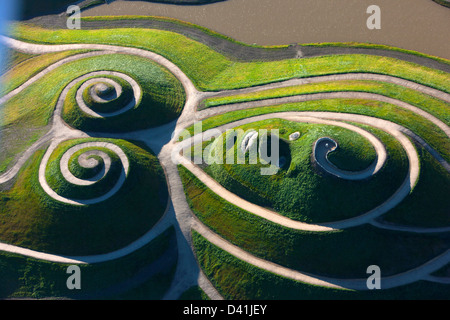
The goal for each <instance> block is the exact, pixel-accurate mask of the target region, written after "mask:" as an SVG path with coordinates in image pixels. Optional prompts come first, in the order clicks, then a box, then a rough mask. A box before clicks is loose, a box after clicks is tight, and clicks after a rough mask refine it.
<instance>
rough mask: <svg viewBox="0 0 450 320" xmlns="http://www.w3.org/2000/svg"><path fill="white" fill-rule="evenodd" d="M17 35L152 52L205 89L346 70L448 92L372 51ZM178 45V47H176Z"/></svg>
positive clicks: (18, 30)
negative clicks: (229, 50) (282, 53)
mask: <svg viewBox="0 0 450 320" xmlns="http://www.w3.org/2000/svg"><path fill="white" fill-rule="evenodd" d="M11 35H12V36H13V37H15V38H18V39H21V40H24V41H31V42H37V43H48V44H52V43H103V44H109V45H119V46H121V45H122V46H130V47H137V48H142V49H147V50H151V51H153V52H155V53H158V54H161V55H163V56H164V57H166V58H168V59H169V60H171V61H172V62H173V63H175V64H176V65H178V66H179V67H180V68H181V69H182V70H183V71H184V72H185V73H186V74H187V75H188V76H189V78H191V79H192V80H193V81H194V83H195V84H196V86H197V87H198V88H199V89H202V90H220V89H233V88H242V87H250V86H255V85H258V84H265V83H271V82H276V81H282V80H287V79H291V78H294V77H307V76H313V75H325V74H335V73H347V72H369V73H379V74H390V75H393V76H397V77H400V78H405V79H410V80H412V81H415V82H418V83H422V84H424V85H428V86H431V87H435V88H437V89H440V90H444V91H449V86H448V84H446V81H445V79H446V76H447V75H446V73H445V72H443V71H437V70H433V69H431V68H427V67H423V66H420V65H417V64H414V63H410V62H405V61H401V60H397V59H393V58H388V57H380V56H371V55H358V54H355V55H336V56H333V55H332V56H323V57H314V58H307V59H290V60H283V61H270V62H262V61H257V62H236V61H233V60H230V59H228V58H226V57H225V56H223V55H222V54H220V53H218V52H216V51H214V50H212V49H210V48H209V47H208V46H207V45H204V44H202V43H199V42H196V41H194V40H192V39H189V38H187V37H185V36H182V35H180V34H176V33H173V32H169V31H162V30H152V29H136V28H121V29H119V30H117V29H111V30H76V31H74V30H63V29H60V30H49V29H43V28H39V27H32V26H28V25H25V24H16V25H15V27H14V28H13V29H12V31H11ZM174 43H176V44H177V45H175V46H174V45H173V44H174Z"/></svg>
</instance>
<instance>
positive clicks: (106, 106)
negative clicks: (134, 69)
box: [83, 77, 133, 113]
mask: <svg viewBox="0 0 450 320" xmlns="http://www.w3.org/2000/svg"><path fill="white" fill-rule="evenodd" d="M111 79H113V80H114V81H116V82H117V83H118V84H119V85H120V87H121V89H122V92H121V94H120V95H117V92H116V90H115V88H114V86H113V85H111V84H110V83H104V82H101V81H99V82H96V83H93V84H91V85H89V86H88V87H87V88H86V89H85V90H83V100H84V102H85V103H86V105H87V106H88V107H89V108H90V109H92V110H93V111H95V112H97V113H112V112H116V111H119V110H120V109H122V108H124V107H125V106H126V105H127V104H129V103H130V102H132V99H133V88H132V87H131V86H130V84H129V83H128V82H126V81H123V80H122V79H120V78H114V77H111ZM93 94H95V95H96V96H98V97H100V98H102V99H104V100H105V101H104V102H99V101H97V100H95V99H94V97H93Z"/></svg>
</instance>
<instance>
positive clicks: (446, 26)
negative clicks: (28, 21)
mask: <svg viewBox="0 0 450 320" xmlns="http://www.w3.org/2000/svg"><path fill="white" fill-rule="evenodd" d="M372 4H376V5H378V6H379V7H380V8H381V30H369V29H368V28H367V26H366V21H367V19H368V17H369V16H370V15H369V14H367V13H366V10H367V8H368V7H369V6H370V5H372ZM83 15H85V16H97V15H153V16H165V17H172V18H177V19H180V20H183V21H188V22H192V23H195V24H199V25H202V26H205V27H208V28H210V29H212V30H215V31H217V32H219V33H222V34H225V35H227V36H230V37H232V38H234V39H236V40H239V41H242V42H245V43H256V44H260V45H283V44H291V43H313V42H369V43H377V44H387V45H392V46H396V47H400V48H404V49H411V50H416V51H420V52H423V53H427V54H431V55H436V56H440V57H444V58H448V59H450V36H449V32H448V30H450V9H449V8H445V7H443V6H440V5H438V4H436V3H434V2H433V1H431V0H277V1H275V0H227V1H224V2H219V3H214V4H209V5H202V6H177V5H167V4H157V3H149V2H142V1H120V0H117V1H114V2H112V3H110V4H108V5H101V6H98V7H95V8H92V9H89V10H86V11H84V13H83Z"/></svg>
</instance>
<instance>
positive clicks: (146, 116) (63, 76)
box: [0, 54, 185, 172]
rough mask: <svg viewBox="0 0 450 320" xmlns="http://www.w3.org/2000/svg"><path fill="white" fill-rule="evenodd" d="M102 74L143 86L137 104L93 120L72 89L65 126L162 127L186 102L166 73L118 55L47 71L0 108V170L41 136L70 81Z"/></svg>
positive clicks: (145, 62)
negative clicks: (114, 73) (125, 77)
mask: <svg viewBox="0 0 450 320" xmlns="http://www.w3.org/2000/svg"><path fill="white" fill-rule="evenodd" d="M34 59H37V58H34ZM52 61H53V60H52ZM101 70H110V71H118V72H122V73H124V74H127V75H129V76H130V77H132V78H133V79H135V81H136V82H137V83H138V84H139V85H140V86H141V88H142V92H143V94H142V98H141V101H140V102H139V103H138V104H137V106H136V107H135V108H133V109H132V110H130V111H128V112H126V113H124V114H122V115H120V116H118V117H111V118H104V119H102V118H92V117H90V116H88V115H86V114H84V112H82V111H81V109H79V107H78V105H77V104H76V101H75V91H76V89H75V88H74V89H73V90H71V91H70V93H69V94H68V96H67V99H66V104H65V107H64V110H63V117H64V120H65V121H66V122H67V123H68V124H69V125H71V126H73V127H75V128H77V129H81V130H91V131H97V132H99V131H122V132H123V131H130V130H137V129H143V128H149V127H152V126H157V125H161V124H164V123H166V122H169V121H171V120H173V119H175V118H176V117H177V116H178V115H179V114H180V113H181V111H182V109H183V106H184V102H185V92H184V89H183V86H182V85H181V84H180V83H179V81H178V80H177V79H176V78H175V77H174V76H173V75H172V74H171V73H170V72H169V71H168V70H166V69H165V68H163V67H161V66H159V65H157V64H155V63H153V62H152V61H149V60H148V59H144V58H140V57H136V56H127V55H121V54H117V55H102V56H95V57H90V58H84V59H80V60H76V61H72V62H70V63H67V64H64V65H62V66H60V67H59V68H57V69H55V70H52V71H51V72H49V73H48V74H46V75H45V76H44V77H42V78H41V79H40V80H39V81H37V82H35V83H33V84H31V85H30V86H28V87H27V88H26V89H24V90H23V91H22V92H20V93H19V94H17V95H15V96H14V97H12V98H11V99H10V100H9V101H7V102H6V103H5V104H4V105H3V106H2V119H1V123H0V130H1V131H2V151H3V152H2V153H1V154H0V172H1V171H4V170H6V168H7V167H8V166H9V165H10V164H11V163H12V161H13V160H14V157H16V156H17V155H18V154H20V153H21V152H23V151H24V150H26V148H27V147H29V146H31V144H32V143H33V142H34V141H36V140H37V139H38V138H39V137H40V136H42V134H43V132H46V130H47V128H46V126H48V125H49V123H50V119H51V118H52V115H53V111H54V108H55V105H56V103H57V101H58V98H59V96H60V94H61V92H62V91H63V89H64V88H65V87H66V86H67V85H68V84H69V83H70V82H71V81H72V80H74V79H76V78H78V77H81V76H83V75H85V74H86V73H89V72H94V71H101ZM80 85H81V84H80ZM24 101H27V103H23V102H24ZM18 136H20V137H21V138H20V139H17V137H18ZM3 143H4V145H3Z"/></svg>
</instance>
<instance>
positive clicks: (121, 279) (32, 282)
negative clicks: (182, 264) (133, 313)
mask: <svg viewBox="0 0 450 320" xmlns="http://www.w3.org/2000/svg"><path fill="white" fill-rule="evenodd" d="M176 262H177V244H176V237H175V230H174V229H173V228H169V229H168V230H166V231H164V232H163V233H162V234H161V235H160V236H158V237H157V238H156V239H154V240H153V241H151V242H150V243H148V244H146V245H144V246H143V247H142V248H140V249H138V250H136V251H134V252H132V253H130V254H129V255H126V256H124V257H121V258H118V259H114V260H111V261H106V262H100V263H94V264H80V265H78V266H79V267H80V271H81V290H70V289H68V288H67V285H66V281H67V278H68V277H69V274H67V268H68V266H69V265H67V264H61V263H53V262H49V261H45V260H38V259H33V258H29V257H24V256H20V255H16V254H12V253H5V252H2V253H0V273H1V274H2V276H3V277H4V278H5V281H3V283H2V286H1V287H0V297H1V298H2V299H5V298H34V299H45V298H49V297H51V298H52V299H57V298H68V299H75V300H99V299H100V300H101V299H110V300H136V299H140V300H141V299H145V300H153V299H154V300H159V299H161V298H162V297H163V296H164V293H165V292H166V291H167V289H168V288H169V287H170V285H171V283H172V280H173V275H174V271H175V267H176ZM130 279H132V281H130Z"/></svg>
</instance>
